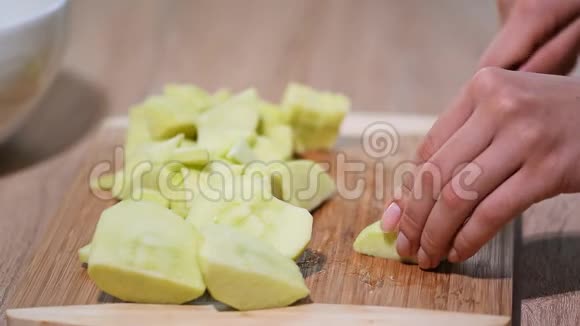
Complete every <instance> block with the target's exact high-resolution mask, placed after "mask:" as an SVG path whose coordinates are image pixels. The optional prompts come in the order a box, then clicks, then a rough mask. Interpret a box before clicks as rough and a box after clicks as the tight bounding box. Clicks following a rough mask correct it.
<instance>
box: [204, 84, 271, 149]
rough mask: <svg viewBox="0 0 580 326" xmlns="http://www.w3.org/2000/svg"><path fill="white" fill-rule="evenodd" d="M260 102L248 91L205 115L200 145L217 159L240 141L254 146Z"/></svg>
mask: <svg viewBox="0 0 580 326" xmlns="http://www.w3.org/2000/svg"><path fill="white" fill-rule="evenodd" d="M259 101H260V99H259V97H258V94H257V93H256V91H255V90H253V89H249V90H246V91H243V92H241V93H239V94H237V95H236V96H234V97H232V98H230V99H228V100H227V101H225V102H223V103H221V104H220V105H217V106H214V107H212V108H211V109H209V110H207V111H206V112H204V113H203V114H202V115H201V116H200V117H199V119H198V122H197V126H198V143H199V145H200V146H202V147H204V148H207V149H208V150H209V151H210V153H212V154H214V155H216V156H225V155H226V153H227V151H228V150H229V149H230V148H231V147H232V146H233V145H234V144H235V143H236V142H238V141H240V140H245V141H247V142H249V143H253V140H254V138H255V136H256V129H257V127H258V119H259V116H258V109H257V107H256V105H257V103H259Z"/></svg>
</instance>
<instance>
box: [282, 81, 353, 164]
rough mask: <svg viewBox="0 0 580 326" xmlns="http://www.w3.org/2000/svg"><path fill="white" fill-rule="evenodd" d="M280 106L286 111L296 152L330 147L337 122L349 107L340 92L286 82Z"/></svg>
mask: <svg viewBox="0 0 580 326" xmlns="http://www.w3.org/2000/svg"><path fill="white" fill-rule="evenodd" d="M282 105H283V106H284V108H285V109H286V110H288V111H289V114H290V123H291V125H292V128H293V129H294V143H295V149H296V151H297V152H298V153H302V152H305V151H308V150H319V149H323V150H327V149H330V148H331V147H332V146H334V143H335V142H336V139H337V136H338V133H339V129H340V124H341V123H342V120H343V119H344V117H345V116H346V114H347V112H348V111H349V109H350V101H349V100H348V98H346V97H344V96H342V95H338V94H333V93H328V92H318V91H315V90H313V89H312V88H310V87H307V86H303V85H299V84H290V85H288V87H287V88H286V91H285V92H284V97H283V99H282Z"/></svg>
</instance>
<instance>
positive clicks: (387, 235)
mask: <svg viewBox="0 0 580 326" xmlns="http://www.w3.org/2000/svg"><path fill="white" fill-rule="evenodd" d="M380 223H381V221H377V222H375V223H373V224H371V225H369V226H367V227H366V228H365V229H364V230H362V231H361V233H360V234H359V235H358V237H356V240H355V241H354V244H353V248H354V250H355V251H356V252H359V253H361V254H365V255H369V256H375V257H380V258H386V259H391V260H398V261H402V262H406V263H414V264H415V263H416V262H415V259H413V258H408V257H401V256H399V254H398V253H397V249H396V245H395V243H396V241H397V233H396V232H383V230H382V229H381V225H380Z"/></svg>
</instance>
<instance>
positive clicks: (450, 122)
mask: <svg viewBox="0 0 580 326" xmlns="http://www.w3.org/2000/svg"><path fill="white" fill-rule="evenodd" d="M473 109H474V106H473V104H472V100H471V97H470V96H469V90H468V88H467V87H464V88H463V89H462V90H461V92H460V93H459V96H458V97H457V98H456V99H455V101H454V102H453V104H452V105H451V106H450V107H449V109H448V110H446V111H445V112H443V113H442V114H441V116H440V117H439V119H437V121H436V122H435V124H434V125H433V127H432V128H431V130H429V132H428V133H427V135H426V136H425V138H424V140H423V142H422V144H421V145H420V146H419V148H418V149H417V154H416V160H417V161H418V163H422V162H426V161H427V160H429V159H430V158H431V156H432V155H433V154H435V152H437V151H438V150H439V148H440V147H441V146H443V144H445V142H447V140H448V139H449V138H450V137H451V136H452V135H453V134H454V133H455V132H456V131H457V130H458V129H459V128H460V127H461V126H462V125H463V124H464V123H465V121H467V119H469V117H470V116H471V114H472V112H473ZM415 172H417V171H415ZM404 177H405V179H404V180H403V185H402V188H403V189H402V190H403V191H402V193H403V196H402V198H397V200H395V201H393V202H391V203H388V204H387V205H386V209H385V211H384V212H383V216H382V217H381V227H382V229H383V231H385V232H392V231H394V230H395V229H396V228H397V225H398V224H399V221H400V219H401V216H402V210H403V208H404V207H405V206H406V205H405V202H406V201H407V199H406V198H407V197H408V195H409V194H410V193H412V191H413V178H412V177H411V178H409V177H408V176H404Z"/></svg>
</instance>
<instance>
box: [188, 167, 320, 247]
mask: <svg viewBox="0 0 580 326" xmlns="http://www.w3.org/2000/svg"><path fill="white" fill-rule="evenodd" d="M214 186H215V185H214ZM214 189H215V187H214ZM205 192H206V193H205V194H204V191H202V193H201V195H200V196H197V197H196V198H194V200H193V202H192V204H191V209H190V211H189V215H188V217H187V219H186V221H187V222H189V223H192V224H193V225H194V226H195V227H196V228H198V229H200V228H202V227H205V226H207V225H209V224H223V225H228V226H231V227H233V228H235V229H237V230H240V231H242V232H244V233H246V234H249V235H252V236H255V237H257V238H259V239H262V240H264V241H266V242H268V243H269V244H270V245H271V246H273V247H274V248H275V249H276V250H278V251H279V252H280V253H281V254H282V255H284V256H286V257H290V258H297V257H298V256H299V255H300V254H301V253H302V251H303V250H304V248H305V247H306V245H307V244H308V242H309V241H310V237H311V235H312V215H310V213H309V212H308V211H307V210H305V209H303V208H300V207H296V206H293V205H290V204H288V203H285V202H283V201H281V200H279V199H277V198H274V197H273V196H272V195H271V192H270V187H269V182H268V180H266V179H264V178H263V177H259V176H237V177H234V178H233V179H232V180H231V181H230V182H226V183H225V185H224V187H223V188H221V189H218V190H217V191H212V192H210V191H208V190H206V191H205Z"/></svg>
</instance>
